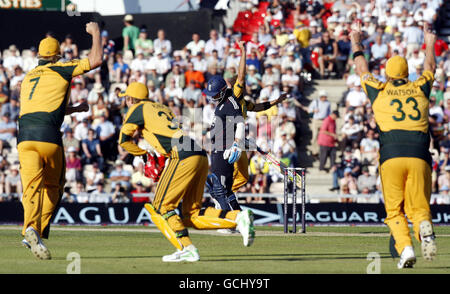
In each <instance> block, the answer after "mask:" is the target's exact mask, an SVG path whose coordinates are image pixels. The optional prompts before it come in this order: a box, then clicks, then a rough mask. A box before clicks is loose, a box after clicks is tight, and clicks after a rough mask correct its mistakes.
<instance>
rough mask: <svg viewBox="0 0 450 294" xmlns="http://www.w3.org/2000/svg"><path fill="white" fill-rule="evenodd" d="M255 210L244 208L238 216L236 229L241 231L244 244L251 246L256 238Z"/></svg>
mask: <svg viewBox="0 0 450 294" xmlns="http://www.w3.org/2000/svg"><path fill="white" fill-rule="evenodd" d="M253 219H254V217H253V212H252V211H251V210H248V209H246V210H243V211H241V212H239V213H238V215H237V216H236V223H237V225H236V229H238V231H239V232H240V233H241V235H242V238H243V241H244V246H251V245H252V244H253V241H254V239H255V227H254V226H253Z"/></svg>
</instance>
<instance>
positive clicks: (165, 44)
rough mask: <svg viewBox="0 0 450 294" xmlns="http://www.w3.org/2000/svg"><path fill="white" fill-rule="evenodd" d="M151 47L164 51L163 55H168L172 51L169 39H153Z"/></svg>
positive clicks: (156, 50)
mask: <svg viewBox="0 0 450 294" xmlns="http://www.w3.org/2000/svg"><path fill="white" fill-rule="evenodd" d="M153 48H154V50H155V52H158V51H160V52H164V51H165V52H164V56H168V55H169V54H170V53H171V52H172V43H171V42H170V40H166V39H164V40H160V39H159V38H157V39H155V40H154V41H153Z"/></svg>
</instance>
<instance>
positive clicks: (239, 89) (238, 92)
mask: <svg viewBox="0 0 450 294" xmlns="http://www.w3.org/2000/svg"><path fill="white" fill-rule="evenodd" d="M233 97H234V98H235V99H236V101H238V103H239V105H240V106H241V110H242V116H243V117H244V119H246V118H247V111H253V109H254V108H255V104H253V103H252V102H251V101H247V100H245V99H244V85H241V84H239V83H238V82H236V83H234V85H233Z"/></svg>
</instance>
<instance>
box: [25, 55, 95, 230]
mask: <svg viewBox="0 0 450 294" xmlns="http://www.w3.org/2000/svg"><path fill="white" fill-rule="evenodd" d="M90 69H91V68H90V65H89V60H88V59H87V58H86V59H82V60H73V61H70V62H64V63H63V62H56V63H51V62H47V61H45V60H40V61H39V64H38V66H37V67H35V68H34V69H33V70H31V71H30V72H28V73H27V75H26V76H25V78H24V80H23V82H22V87H21V91H20V116H19V120H18V123H19V132H18V136H17V143H18V145H17V149H18V153H19V161H20V175H21V180H22V186H23V199H22V204H23V207H24V226H23V231H22V233H23V234H24V233H25V230H26V228H27V227H28V226H32V227H33V228H34V229H35V230H36V231H37V232H39V233H40V234H41V236H42V237H43V238H48V233H49V221H50V218H51V216H52V214H53V211H54V210H55V207H56V205H57V203H58V202H59V200H60V197H61V196H62V192H63V188H64V183H65V157H64V149H63V144H62V134H61V132H60V128H61V125H62V122H63V120H64V115H65V112H66V106H67V104H68V101H69V96H70V83H71V80H72V77H74V76H77V75H81V74H83V73H85V72H87V71H89V70H90Z"/></svg>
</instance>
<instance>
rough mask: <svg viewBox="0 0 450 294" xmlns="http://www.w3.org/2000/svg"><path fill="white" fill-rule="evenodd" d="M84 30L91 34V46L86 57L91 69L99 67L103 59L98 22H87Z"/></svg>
mask: <svg viewBox="0 0 450 294" xmlns="http://www.w3.org/2000/svg"><path fill="white" fill-rule="evenodd" d="M86 32H87V33H88V34H89V35H91V36H92V47H91V51H90V52H89V54H88V59H89V64H90V65H91V69H94V68H96V67H99V66H100V65H101V64H102V61H103V47H102V40H101V38H100V29H99V28H98V24H97V23H96V22H89V23H87V24H86Z"/></svg>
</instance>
